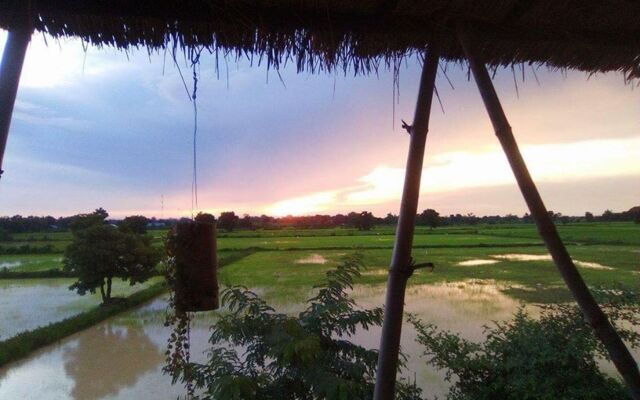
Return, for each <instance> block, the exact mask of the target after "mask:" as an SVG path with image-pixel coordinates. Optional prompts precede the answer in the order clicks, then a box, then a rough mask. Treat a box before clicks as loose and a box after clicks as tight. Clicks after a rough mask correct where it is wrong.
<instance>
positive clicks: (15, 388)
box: [0, 282, 519, 400]
mask: <svg viewBox="0 0 640 400" xmlns="http://www.w3.org/2000/svg"><path fill="white" fill-rule="evenodd" d="M256 291H257V292H264V291H265V290H264V289H263V288H256ZM383 292H384V287H382V286H373V287H372V286H369V285H364V286H362V285H359V286H356V287H355V289H354V292H353V295H354V298H355V299H356V301H358V303H359V304H360V305H362V306H364V307H373V306H379V305H381V304H382V301H383V298H384V293H383ZM307 294H308V293H307V292H305V291H302V292H300V293H298V296H296V297H297V298H296V299H293V300H291V298H288V299H285V298H283V297H280V296H276V297H270V296H267V299H268V300H269V301H270V303H272V304H274V305H275V307H276V309H277V310H278V311H283V312H288V313H295V312H299V311H301V310H302V309H303V307H304V302H303V299H304V298H305V297H306V295H307ZM518 307H519V303H518V302H517V301H515V300H513V299H511V298H509V297H508V296H505V295H503V294H501V293H500V291H499V290H497V289H496V287H495V285H492V284H490V283H483V282H470V283H459V284H455V285H454V284H441V285H435V286H432V285H421V286H413V287H411V288H410V290H409V291H408V292H407V310H408V311H409V312H412V313H414V314H416V315H418V316H420V317H421V318H423V319H424V320H425V321H429V322H433V323H436V324H438V325H439V326H441V327H442V328H446V329H451V330H455V331H459V332H461V333H462V334H463V335H464V336H465V337H467V338H469V339H479V338H481V337H482V332H483V330H482V326H483V325H484V324H488V323H491V321H493V320H504V319H506V318H509V317H510V315H511V314H512V313H513V312H514V311H515V310H517V308H518ZM165 308H166V300H165V299H157V300H155V301H153V302H152V303H150V304H148V305H146V306H144V307H141V308H140V309H138V310H134V311H131V312H128V313H125V314H122V315H120V316H118V317H115V318H112V319H110V320H108V321H105V322H104V323H101V324H99V325H96V326H94V327H92V328H90V329H87V330H85V331H83V332H80V333H78V334H75V335H73V336H71V337H69V338H67V339H66V340H64V341H62V342H61V343H59V344H56V345H53V346H49V347H47V348H44V349H42V350H40V351H38V352H36V353H35V354H33V355H32V356H31V357H29V358H28V359H25V360H22V361H19V362H16V363H12V364H10V365H7V366H5V367H4V368H2V369H0V398H3V399H4V398H23V399H41V398H47V399H74V400H82V399H123V400H124V399H133V398H139V399H143V398H154V399H172V398H176V397H177V396H178V395H181V394H184V390H183V389H182V387H180V386H179V385H177V386H172V385H171V381H170V378H169V377H168V376H165V375H163V374H162V366H163V363H164V355H163V354H164V350H165V346H166V340H167V338H168V335H169V333H170V331H169V330H168V328H165V327H164V326H163V321H164V310H165ZM212 323H215V313H205V314H202V315H199V316H198V318H197V319H196V320H195V321H194V323H193V328H192V331H191V343H192V346H193V347H192V352H191V354H192V356H193V358H194V359H195V360H196V361H198V360H200V361H203V360H204V359H203V356H202V352H203V351H204V349H205V348H206V344H207V343H206V342H207V339H208V335H209V330H208V327H209V325H210V324H212ZM379 334H380V330H379V329H371V330H369V331H360V332H358V333H357V334H356V336H355V337H354V338H353V340H354V341H355V342H357V343H358V344H361V345H363V346H365V347H370V348H373V347H377V346H378V340H379ZM415 336H416V333H415V331H414V330H413V328H412V326H410V325H409V324H405V329H404V332H403V338H402V348H403V351H404V352H405V353H407V354H410V355H412V356H411V357H410V358H409V362H408V364H407V371H406V372H405V376H406V377H408V378H411V379H413V378H414V376H415V378H416V379H417V383H418V385H420V386H421V387H423V388H425V389H426V390H427V391H428V393H432V394H440V395H442V394H443V393H445V392H446V390H447V387H448V386H447V384H446V382H445V381H444V379H443V375H442V373H441V371H435V370H433V369H432V368H429V367H427V365H426V363H425V362H424V359H422V358H421V357H419V356H418V355H419V354H420V353H421V349H420V345H418V344H417V343H416V342H415V340H414V339H415ZM414 373H415V375H414ZM27 383H28V384H27Z"/></svg>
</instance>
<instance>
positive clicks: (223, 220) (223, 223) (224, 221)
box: [218, 211, 240, 232]
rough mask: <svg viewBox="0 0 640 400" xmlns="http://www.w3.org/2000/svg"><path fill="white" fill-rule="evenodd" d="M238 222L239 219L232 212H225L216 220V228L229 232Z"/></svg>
mask: <svg viewBox="0 0 640 400" xmlns="http://www.w3.org/2000/svg"><path fill="white" fill-rule="evenodd" d="M239 220H240V218H239V217H238V216H237V215H236V213H234V212H233V211H225V212H223V213H222V214H220V218H218V228H220V229H224V230H225V231H227V232H231V231H233V230H234V229H235V228H236V226H238V221H239Z"/></svg>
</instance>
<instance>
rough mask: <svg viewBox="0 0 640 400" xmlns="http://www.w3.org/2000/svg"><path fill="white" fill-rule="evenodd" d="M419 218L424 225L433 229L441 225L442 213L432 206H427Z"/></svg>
mask: <svg viewBox="0 0 640 400" xmlns="http://www.w3.org/2000/svg"><path fill="white" fill-rule="evenodd" d="M418 220H419V221H420V222H421V224H422V225H426V226H428V227H430V228H431V229H433V228H436V227H438V226H440V213H439V212H437V211H436V210H434V209H432V208H427V209H426V210H424V211H423V212H422V214H420V216H419V217H418Z"/></svg>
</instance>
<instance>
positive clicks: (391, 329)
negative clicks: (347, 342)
mask: <svg viewBox="0 0 640 400" xmlns="http://www.w3.org/2000/svg"><path fill="white" fill-rule="evenodd" d="M438 59H439V53H438V51H437V50H435V49H433V48H431V49H430V51H429V53H428V55H427V57H426V59H425V63H424V66H423V68H422V77H421V78H420V89H419V91H418V99H417V101H416V109H415V114H414V119H413V127H411V128H409V129H408V130H409V132H410V134H411V142H410V144H409V154H408V156H407V169H406V172H405V178H404V189H403V192H402V201H401V203H400V216H399V219H398V227H397V229H396V240H395V246H394V248H393V255H392V256H391V264H390V267H389V278H388V280H387V293H386V299H385V307H384V321H383V324H382V335H381V338H380V353H379V354H378V367H377V372H376V385H375V391H374V399H375V400H392V399H393V398H394V393H395V384H396V373H397V370H398V356H399V349H400V335H401V333H402V314H403V311H404V295H405V289H406V286H407V280H408V279H409V277H410V276H411V274H412V273H413V265H412V264H411V247H412V245H413V232H414V228H415V220H416V212H417V210H418V198H419V196H420V178H421V175H422V162H423V158H424V149H425V143H426V139H427V132H428V131H429V117H430V114H431V102H432V100H433V92H434V88H435V79H436V73H437V70H438Z"/></svg>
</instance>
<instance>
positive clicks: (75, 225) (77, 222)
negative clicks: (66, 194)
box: [69, 208, 109, 233]
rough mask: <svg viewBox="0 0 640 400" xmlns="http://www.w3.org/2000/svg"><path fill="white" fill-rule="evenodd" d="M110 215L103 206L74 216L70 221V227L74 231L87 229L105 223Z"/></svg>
mask: <svg viewBox="0 0 640 400" xmlns="http://www.w3.org/2000/svg"><path fill="white" fill-rule="evenodd" d="M108 216H109V213H107V212H106V211H105V210H104V209H103V208H98V209H96V210H95V211H94V212H92V213H91V214H78V215H76V216H74V217H73V218H72V221H71V222H70V223H69V229H71V232H72V233H75V232H78V231H81V230H83V229H87V228H89V227H90V226H93V225H99V224H104V223H105V220H106V219H107V217H108Z"/></svg>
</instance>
